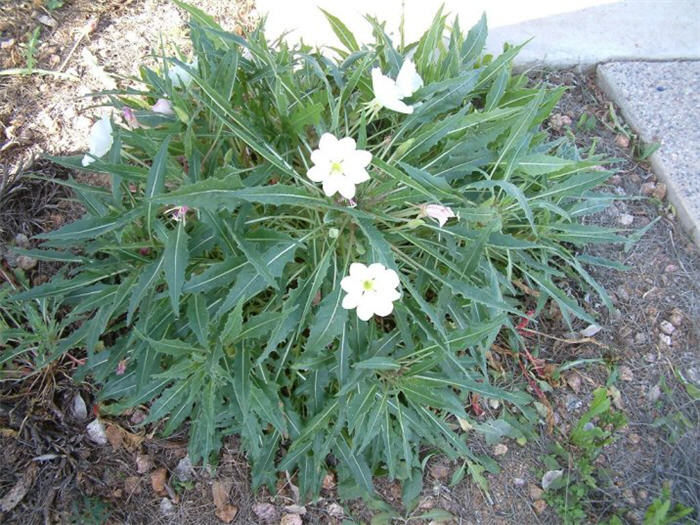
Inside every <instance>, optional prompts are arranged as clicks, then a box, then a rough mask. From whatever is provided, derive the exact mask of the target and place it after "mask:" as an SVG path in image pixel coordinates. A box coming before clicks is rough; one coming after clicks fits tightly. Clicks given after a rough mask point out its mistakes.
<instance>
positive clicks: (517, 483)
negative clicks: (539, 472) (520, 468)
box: [513, 478, 525, 487]
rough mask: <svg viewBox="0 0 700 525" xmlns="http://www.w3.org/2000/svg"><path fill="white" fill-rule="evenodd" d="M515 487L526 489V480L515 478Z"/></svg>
mask: <svg viewBox="0 0 700 525" xmlns="http://www.w3.org/2000/svg"><path fill="white" fill-rule="evenodd" d="M513 485H515V486H516V487H524V486H525V480H524V479H523V478H513Z"/></svg>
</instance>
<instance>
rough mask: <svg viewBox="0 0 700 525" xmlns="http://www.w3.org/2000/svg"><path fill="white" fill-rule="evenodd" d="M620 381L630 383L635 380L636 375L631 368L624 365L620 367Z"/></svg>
mask: <svg viewBox="0 0 700 525" xmlns="http://www.w3.org/2000/svg"><path fill="white" fill-rule="evenodd" d="M620 379H622V380H623V381H628V382H629V381H632V380H633V379H634V374H633V373H632V369H631V368H630V367H629V366H627V365H623V366H621V367H620Z"/></svg>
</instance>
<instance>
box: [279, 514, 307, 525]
mask: <svg viewBox="0 0 700 525" xmlns="http://www.w3.org/2000/svg"><path fill="white" fill-rule="evenodd" d="M303 523H304V522H303V521H302V520H301V516H299V514H285V515H284V516H282V519H281V520H280V525H303Z"/></svg>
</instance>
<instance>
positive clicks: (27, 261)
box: [17, 255, 38, 272]
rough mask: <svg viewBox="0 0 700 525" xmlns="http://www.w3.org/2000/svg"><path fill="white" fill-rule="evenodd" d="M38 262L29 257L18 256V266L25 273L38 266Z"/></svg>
mask: <svg viewBox="0 0 700 525" xmlns="http://www.w3.org/2000/svg"><path fill="white" fill-rule="evenodd" d="M37 262H38V261H37V260H36V259H35V258H34V257H30V256H29V255H18V256H17V266H19V267H20V268H21V269H22V270H24V271H25V272H26V271H28V270H31V269H32V268H34V267H35V266H36V265H37Z"/></svg>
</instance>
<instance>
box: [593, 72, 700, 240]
mask: <svg viewBox="0 0 700 525" xmlns="http://www.w3.org/2000/svg"><path fill="white" fill-rule="evenodd" d="M597 76H598V84H599V85H600V87H601V88H602V89H603V90H604V91H605V92H606V93H607V94H608V96H609V97H610V98H611V99H612V100H613V101H614V102H615V103H616V104H617V105H618V106H620V110H621V111H622V114H623V116H624V117H625V119H626V120H627V123H628V124H629V125H630V126H631V127H632V128H633V129H634V130H635V131H636V132H637V133H639V136H640V137H641V139H642V140H643V141H644V142H646V143H647V144H651V143H653V142H659V143H660V144H661V147H660V148H659V149H658V150H657V151H656V152H655V153H654V154H653V155H652V156H651V157H650V159H649V160H650V162H651V166H652V169H653V170H654V173H656V175H657V176H658V177H659V179H661V181H663V182H664V183H665V184H666V186H667V188H668V199H669V201H670V202H671V204H673V205H674V207H675V208H676V212H677V213H678V218H679V219H680V221H681V223H682V224H683V225H684V226H685V228H686V230H687V231H688V233H689V234H690V235H691V236H692V237H693V239H694V240H695V243H696V245H698V246H700V152H699V151H698V147H699V146H700V125H699V124H698V122H700V62H696V61H694V62H613V63H610V64H603V65H600V66H598V70H597Z"/></svg>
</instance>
